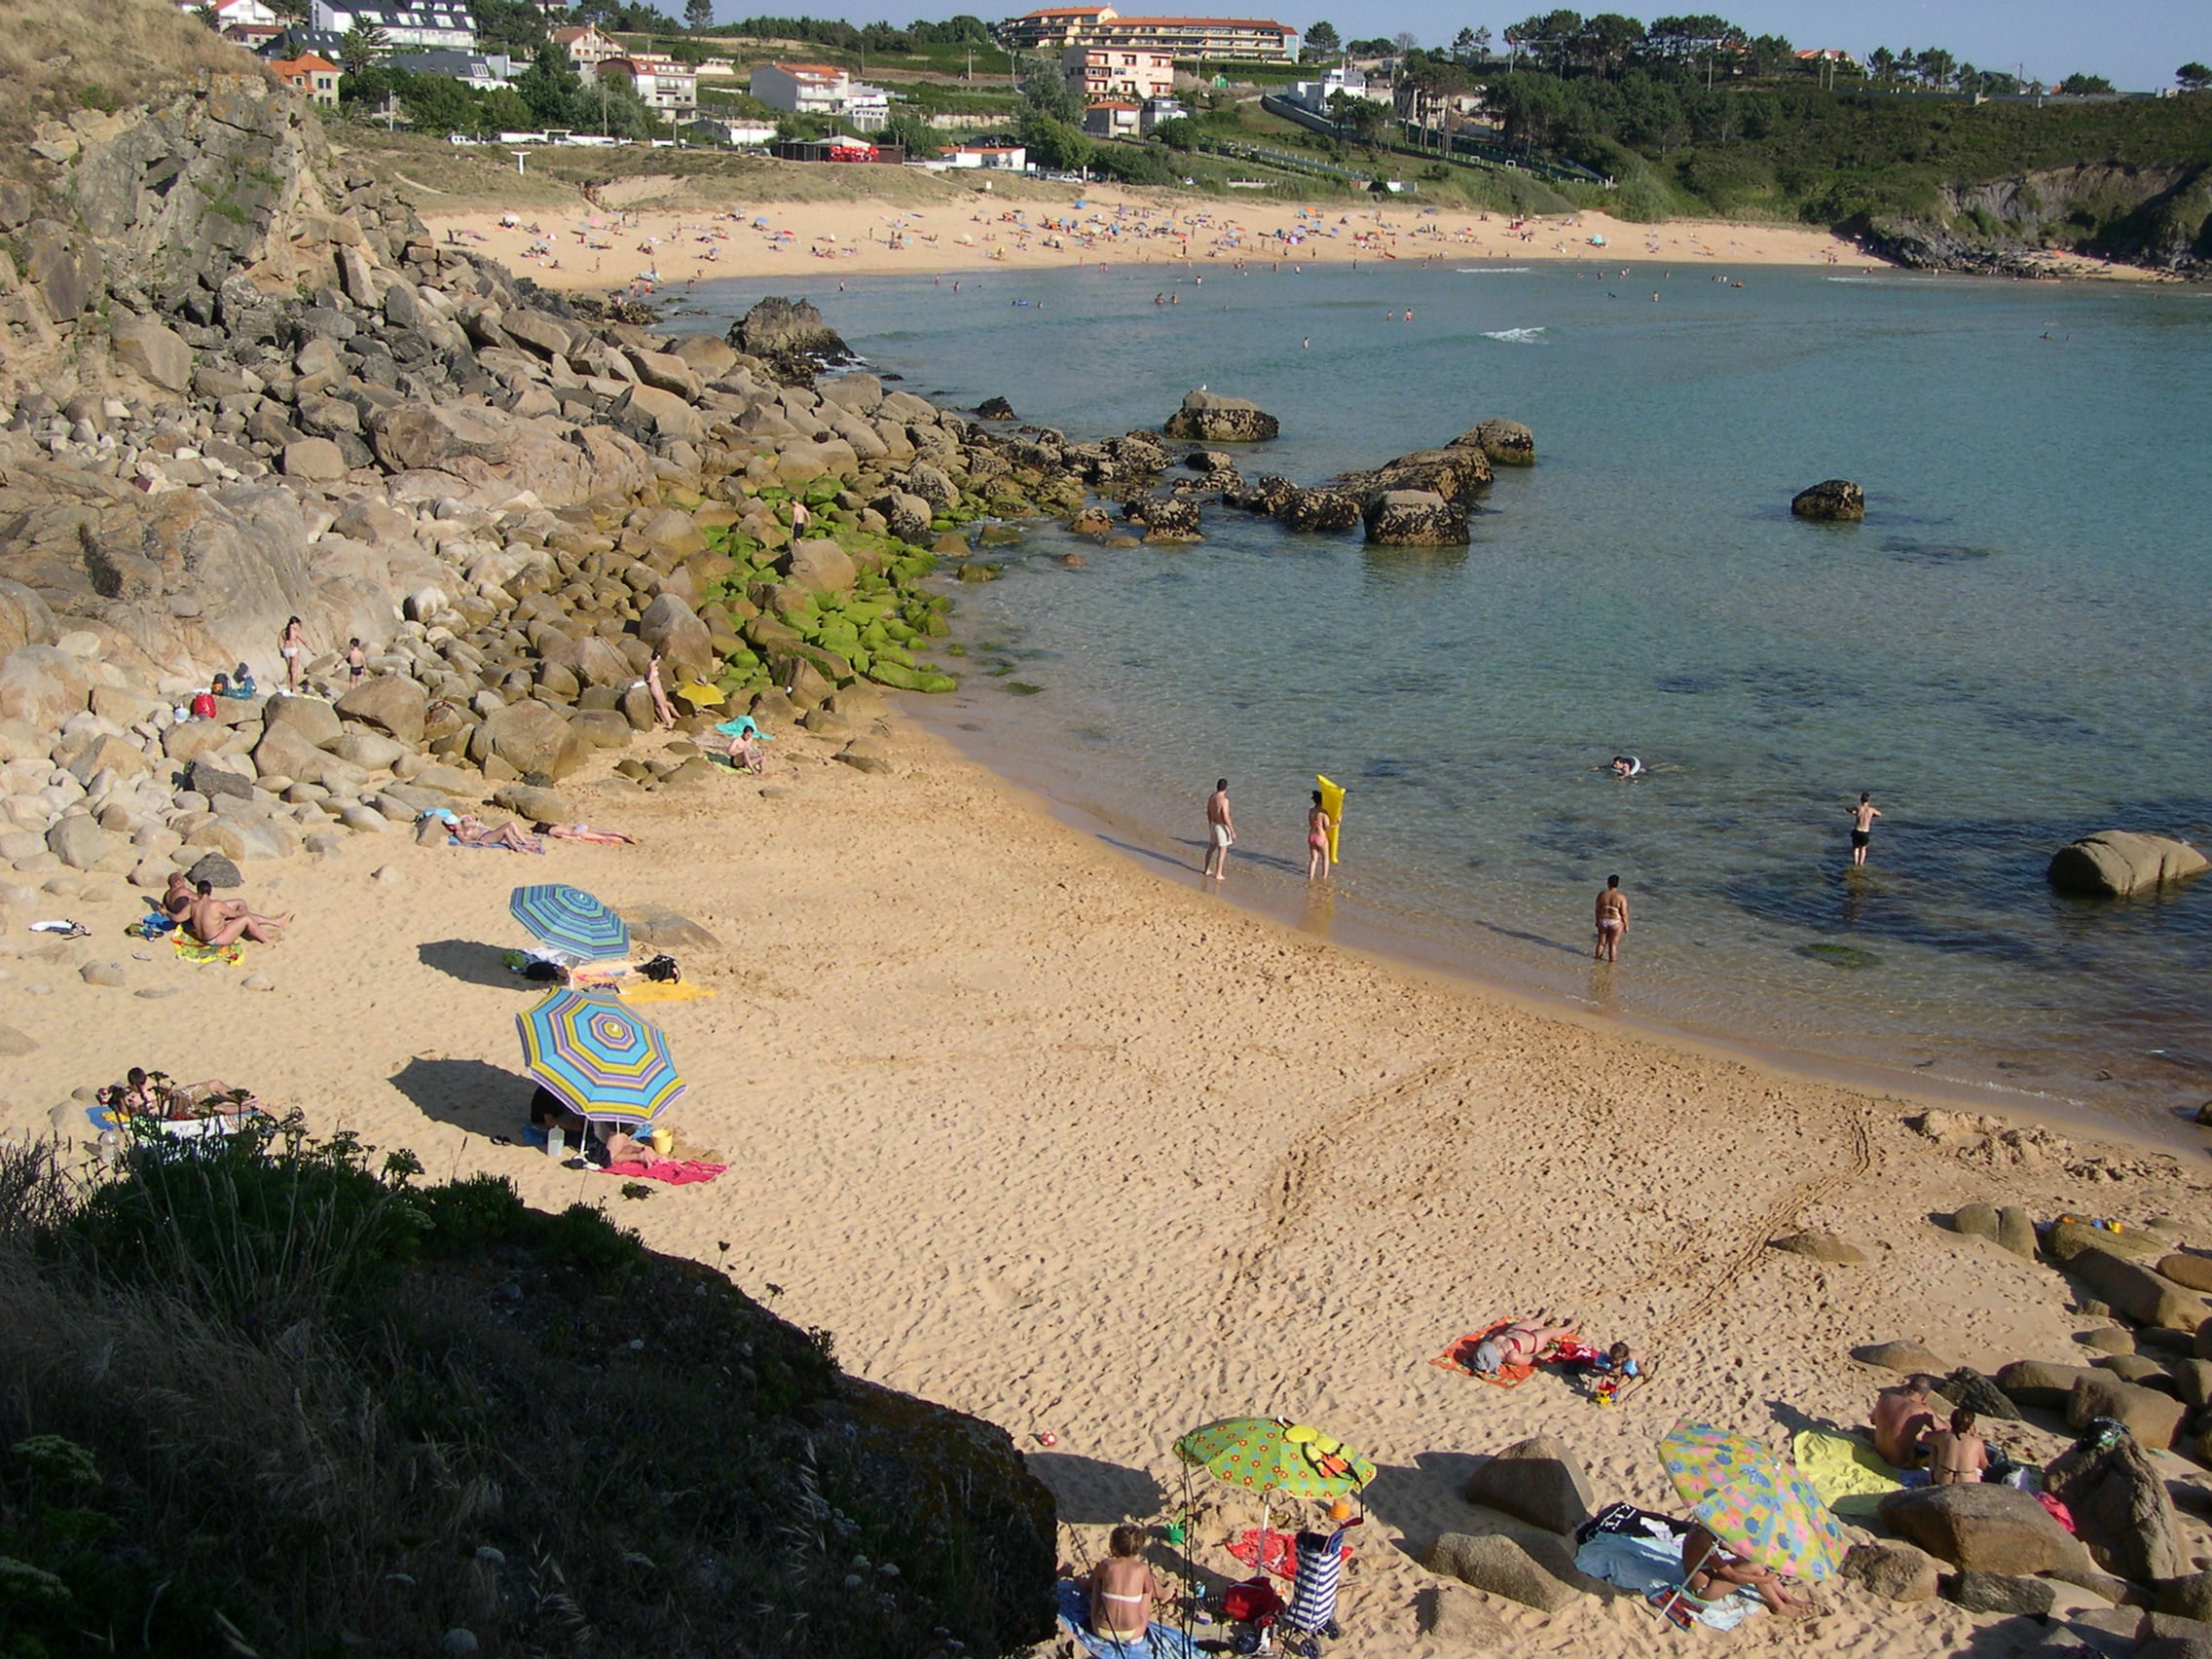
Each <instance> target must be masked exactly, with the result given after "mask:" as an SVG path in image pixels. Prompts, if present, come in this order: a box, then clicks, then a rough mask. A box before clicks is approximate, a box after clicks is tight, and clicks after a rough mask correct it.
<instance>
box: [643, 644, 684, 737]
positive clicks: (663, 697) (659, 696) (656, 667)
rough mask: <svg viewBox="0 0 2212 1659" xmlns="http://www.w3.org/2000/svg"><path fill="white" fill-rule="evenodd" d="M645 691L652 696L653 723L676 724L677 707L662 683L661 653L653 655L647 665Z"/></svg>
mask: <svg viewBox="0 0 2212 1659" xmlns="http://www.w3.org/2000/svg"><path fill="white" fill-rule="evenodd" d="M645 689H646V691H648V692H649V693H651V695H652V700H653V723H654V724H656V725H662V726H672V725H674V724H675V723H676V705H675V704H673V703H671V702H670V701H669V700H668V691H667V688H666V687H665V686H663V685H662V684H661V682H660V652H658V651H655V652H653V654H652V660H651V661H649V662H647V663H646V664H645Z"/></svg>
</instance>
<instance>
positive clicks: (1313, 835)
mask: <svg viewBox="0 0 2212 1659" xmlns="http://www.w3.org/2000/svg"><path fill="white" fill-rule="evenodd" d="M1336 827H1337V825H1336V820H1335V819H1333V818H1331V817H1330V816H1329V815H1328V813H1327V812H1325V811H1323V810H1322V807H1321V792H1320V791H1319V790H1315V791H1314V792H1313V804H1312V805H1311V806H1309V807H1308V808H1307V809H1306V879H1307V880H1308V881H1317V880H1319V879H1320V878H1321V877H1323V876H1325V875H1327V874H1328V873H1329V831H1330V830H1334V829H1335V828H1336Z"/></svg>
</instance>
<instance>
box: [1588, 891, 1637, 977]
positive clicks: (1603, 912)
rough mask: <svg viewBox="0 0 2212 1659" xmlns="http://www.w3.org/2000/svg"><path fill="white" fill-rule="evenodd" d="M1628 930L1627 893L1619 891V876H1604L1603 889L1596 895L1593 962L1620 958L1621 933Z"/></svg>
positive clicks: (1614, 960)
mask: <svg viewBox="0 0 2212 1659" xmlns="http://www.w3.org/2000/svg"><path fill="white" fill-rule="evenodd" d="M1626 932H1628V895H1627V894H1625V893H1623V892H1622V891H1621V878H1620V877H1619V876H1617V875H1608V876H1606V877H1605V887H1604V892H1602V893H1600V894H1599V895H1598V947H1597V949H1596V950H1594V951H1592V952H1591V960H1592V961H1594V962H1617V961H1619V960H1620V950H1621V935H1623V934H1625V933H1626Z"/></svg>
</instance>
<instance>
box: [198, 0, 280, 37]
mask: <svg viewBox="0 0 2212 1659" xmlns="http://www.w3.org/2000/svg"><path fill="white" fill-rule="evenodd" d="M176 9H177V10H178V11H180V12H197V11H199V10H200V4H199V0H176ZM213 10H214V13H215V32H216V33H217V34H221V33H222V32H223V31H224V30H225V29H227V28H230V27H232V26H233V25H234V24H240V23H243V24H247V25H249V26H251V27H254V28H271V27H281V26H282V25H283V22H284V19H283V18H279V17H278V16H277V15H276V13H275V12H274V11H272V10H271V9H270V8H269V7H268V6H267V5H266V4H264V0H213Z"/></svg>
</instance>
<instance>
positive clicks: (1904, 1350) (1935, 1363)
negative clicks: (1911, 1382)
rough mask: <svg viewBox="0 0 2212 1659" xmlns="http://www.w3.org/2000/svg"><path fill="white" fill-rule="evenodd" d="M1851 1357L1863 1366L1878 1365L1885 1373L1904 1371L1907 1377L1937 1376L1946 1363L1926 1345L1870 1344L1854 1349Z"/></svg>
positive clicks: (1912, 1343) (1909, 1343)
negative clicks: (1917, 1374)
mask: <svg viewBox="0 0 2212 1659" xmlns="http://www.w3.org/2000/svg"><path fill="white" fill-rule="evenodd" d="M1851 1357H1852V1358H1853V1359H1856V1360H1857V1361H1859V1363H1860V1364H1862V1365H1878V1366H1880V1367H1881V1368H1882V1369H1883V1370H1884V1371H1902V1372H1904V1373H1906V1374H1907V1375H1911V1374H1915V1373H1926V1374H1928V1375H1930V1376H1936V1375H1939V1374H1941V1372H1942V1371H1943V1370H1944V1362H1943V1361H1942V1360H1940V1359H1938V1358H1936V1350H1935V1349H1934V1348H1932V1347H1930V1346H1928V1345H1927V1344H1926V1343H1916V1342H1889V1343H1868V1344H1867V1345H1865V1346H1863V1347H1855V1348H1853V1349H1852V1350H1851Z"/></svg>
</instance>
